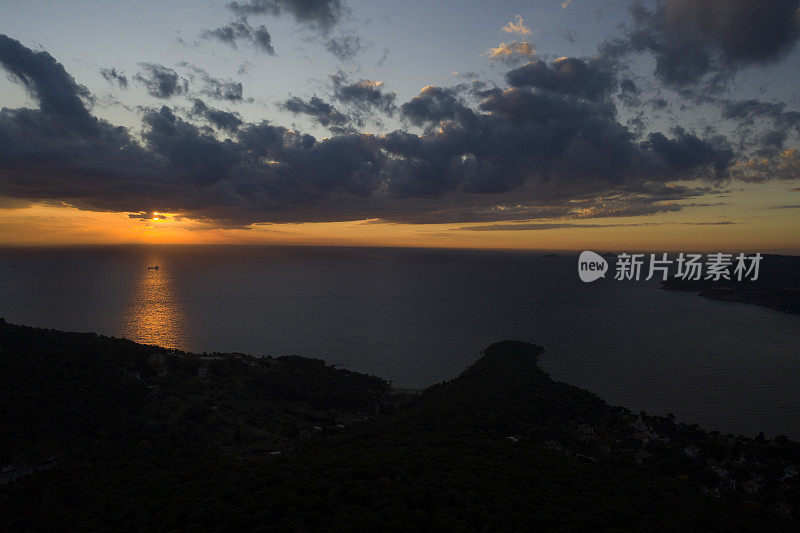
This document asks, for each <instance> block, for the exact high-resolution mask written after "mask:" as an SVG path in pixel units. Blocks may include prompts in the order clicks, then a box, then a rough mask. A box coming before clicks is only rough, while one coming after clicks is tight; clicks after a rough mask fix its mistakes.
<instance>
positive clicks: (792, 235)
mask: <svg viewBox="0 0 800 533" xmlns="http://www.w3.org/2000/svg"><path fill="white" fill-rule="evenodd" d="M797 185H800V182H798V183H797V184H788V185H787V183H786V182H774V183H770V184H758V185H749V186H748V185H747V184H741V186H739V187H738V188H732V189H731V192H730V193H729V194H728V195H726V197H725V198H724V201H720V200H719V199H718V198H719V197H717V198H711V199H704V200H700V199H698V200H695V201H694V202H695V203H693V204H689V205H688V206H687V207H686V208H685V209H682V210H680V211H674V212H665V213H660V214H656V215H650V216H635V217H607V218H589V217H586V218H580V219H574V218H573V219H542V220H532V221H506V222H492V223H462V224H453V223H449V224H407V223H387V222H380V221H376V220H369V221H367V220H362V221H351V222H324V223H283V224H269V223H258V224H253V225H251V226H249V227H248V228H224V227H217V226H215V225H214V223H213V221H209V220H198V219H193V218H191V217H189V216H186V215H184V214H182V213H161V212H157V213H156V212H154V213H150V214H149V215H148V216H146V218H143V217H142V216H139V215H138V214H135V213H131V214H130V215H131V216H129V214H128V213H109V212H93V211H81V210H78V209H76V208H73V207H66V206H50V205H41V204H34V205H31V206H28V207H15V208H6V209H0V245H54V244H297V245H330V246H413V247H450V248H487V249H490V248H491V249H501V248H508V249H532V250H536V249H539V250H583V249H602V250H665V251H682V250H687V251H689V250H698V251H703V250H708V251H714V250H731V251H735V250H742V251H752V250H758V251H762V252H770V251H775V252H784V253H800V239H798V235H800V208H791V207H789V208H778V207H780V206H782V205H784V204H793V203H798V204H800V192H795V191H794V189H793V187H797ZM787 195H789V196H788V199H787ZM795 195H796V197H797V199H796V201H795ZM518 224H522V225H523V227H527V228H532V229H525V230H519V229H517V230H515V229H512V228H513V227H514V226H515V225H518ZM537 225H544V226H542V227H540V228H538V229H537ZM491 226H501V228H500V229H489V230H487V229H486V228H487V227H490V228H491ZM543 228H547V229H543Z"/></svg>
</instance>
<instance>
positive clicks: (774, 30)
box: [604, 0, 800, 86]
mask: <svg viewBox="0 0 800 533" xmlns="http://www.w3.org/2000/svg"><path fill="white" fill-rule="evenodd" d="M798 6H800V0H770V1H765V0H731V1H725V2H720V1H718V0H661V1H659V2H657V3H656V7H655V8H654V9H653V10H649V9H647V8H646V7H644V6H643V5H642V4H641V3H637V4H635V5H634V6H633V8H632V10H631V12H632V14H633V17H634V25H635V27H634V30H633V31H631V32H630V33H629V35H627V36H626V38H624V39H617V40H614V41H612V42H610V43H608V44H607V45H606V46H605V47H604V53H606V54H610V55H620V54H625V53H629V52H650V53H652V54H653V55H654V56H655V59H656V69H655V72H656V75H657V76H658V77H659V78H660V79H661V81H663V82H665V83H667V84H670V85H673V86H684V85H688V84H695V83H698V82H706V83H710V84H711V85H714V84H716V83H719V82H720V80H722V79H724V78H726V77H728V76H729V75H730V74H731V73H732V72H735V71H736V70H738V69H740V68H742V67H744V66H747V65H754V64H765V63H768V62H772V61H776V60H779V59H781V58H782V57H784V56H785V54H786V53H787V52H788V51H790V50H791V49H792V48H793V47H794V46H795V44H796V43H797V40H798V37H799V36H800V28H798Z"/></svg>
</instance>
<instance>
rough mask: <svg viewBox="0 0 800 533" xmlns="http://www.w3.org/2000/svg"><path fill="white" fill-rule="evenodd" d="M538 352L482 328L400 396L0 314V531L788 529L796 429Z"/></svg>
mask: <svg viewBox="0 0 800 533" xmlns="http://www.w3.org/2000/svg"><path fill="white" fill-rule="evenodd" d="M541 352H542V348H540V347H538V346H535V345H532V344H527V343H523V342H515V341H506V342H501V343H497V344H494V345H492V346H491V347H489V348H487V349H486V351H485V353H484V354H483V357H482V358H481V359H480V360H478V361H477V362H476V363H475V364H474V365H473V366H471V367H470V368H469V369H467V370H466V371H464V372H463V373H462V374H461V375H460V376H459V377H457V378H455V379H453V380H451V381H448V382H445V383H441V384H438V385H435V386H433V387H430V388H429V389H427V390H426V391H424V393H423V394H421V395H420V396H419V397H416V398H413V399H410V398H409V397H406V396H403V395H401V394H396V393H395V392H394V391H392V390H391V389H390V388H388V386H387V383H386V382H384V381H382V380H380V379H378V378H374V377H368V376H363V375H360V374H357V373H353V372H347V371H344V370H337V369H334V368H332V367H328V366H325V365H324V363H322V362H321V361H318V360H311V359H303V358H299V357H290V358H278V359H265V360H257V359H253V358H250V357H248V356H244V355H240V354H239V355H237V354H213V355H212V356H209V355H206V356H205V357H203V356H198V355H193V354H185V353H179V352H170V351H166V350H162V349H159V348H155V347H151V346H142V345H137V344H134V343H131V342H128V341H124V340H119V339H108V338H104V337H98V336H95V335H91V334H67V333H60V332H53V331H45V330H37V329H32V328H24V327H20V326H12V325H9V324H5V323H3V324H0V381H1V382H2V389H0V395H1V396H0V405H1V406H2V407H0V409H2V411H0V417H2V419H1V421H2V427H3V434H4V435H6V436H7V437H5V438H4V439H3V451H2V453H3V454H4V457H5V464H8V465H10V466H9V467H7V469H6V471H7V472H8V471H10V470H9V468H13V469H17V470H14V471H15V472H17V475H15V476H14V479H11V477H12V476H7V478H8V479H7V483H6V484H5V485H0V527H5V528H9V529H11V530H23V529H25V530H30V529H44V528H51V527H54V526H55V527H61V528H70V529H73V528H80V529H104V530H107V529H114V530H124V531H140V530H162V529H164V530H175V529H177V530H184V529H186V530H236V531H239V530H250V529H259V530H274V531H281V530H293V531H297V530H300V531H312V530H337V531H346V530H381V531H383V530H389V531H392V530H397V531H401V530H402V531H428V530H442V531H444V530H447V531H451V530H486V531H496V530H515V531H518V530H529V529H537V528H544V529H559V530H561V529H563V530H570V529H571V530H576V529H577V530H587V529H588V530H609V531H611V530H644V529H651V530H670V531H673V530H676V529H684V530H701V529H702V530H732V529H736V530H759V529H770V530H792V529H796V528H797V522H796V521H795V520H796V518H797V504H798V502H799V501H800V499H799V495H800V488H799V486H798V480H797V477H796V474H797V472H796V467H797V464H798V462H799V461H800V446H798V444H797V443H793V442H790V441H789V440H788V439H785V438H776V439H775V440H774V441H768V440H766V439H764V438H763V436H759V437H758V438H755V439H748V438H743V437H733V436H727V435H720V434H719V433H715V432H706V431H703V430H702V429H700V428H699V427H697V426H696V425H685V424H680V423H677V422H676V421H675V420H674V417H653V416H648V415H647V414H646V413H642V414H639V415H634V414H632V413H630V412H629V411H627V410H625V409H623V408H618V407H611V406H608V405H607V404H606V403H605V402H603V401H602V400H601V399H600V398H598V397H597V396H595V395H593V394H591V393H589V392H587V391H584V390H581V389H578V388H576V387H572V386H570V385H566V384H563V383H556V382H554V381H552V380H551V379H550V378H549V376H548V375H547V374H545V373H544V372H543V371H542V370H541V369H540V368H539V366H538V364H537V357H538V355H539V354H540V353H541ZM20 468H24V469H26V470H19V469H20Z"/></svg>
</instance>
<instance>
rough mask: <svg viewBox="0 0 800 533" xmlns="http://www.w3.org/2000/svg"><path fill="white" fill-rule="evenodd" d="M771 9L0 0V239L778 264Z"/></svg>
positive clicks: (777, 86) (677, 1)
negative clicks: (692, 255)
mask: <svg viewBox="0 0 800 533" xmlns="http://www.w3.org/2000/svg"><path fill="white" fill-rule="evenodd" d="M799 6H800V0H793V1H777V0H776V1H763V0H762V1H755V0H752V1H748V0H737V1H714V0H670V1H662V2H626V1H623V0H604V1H584V0H572V1H570V0H543V1H527V2H523V1H505V2H503V1H499V2H492V3H487V2H482V1H460V2H421V1H408V2H383V1H378V0H372V1H348V0H319V1H315V2H311V1H309V0H239V1H238V2H228V1H220V2H198V1H196V0H192V1H188V0H186V1H184V0H174V1H170V2H163V1H160V2H155V1H149V0H135V1H126V2H116V1H100V0H96V1H85V2H73V1H62V2H55V1H53V2H38V1H37V2H31V1H22V0H20V1H14V0H6V1H5V2H2V3H1V4H0V34H2V35H0V67H2V70H3V72H4V74H5V75H4V76H0V105H1V106H2V111H0V244H10V245H18V244H46V245H51V244H71V243H76V244H95V243H96V244H108V243H247V244H254V243H280V244H326V245H392V246H394V245H398V246H448V247H478V248H531V249H585V248H589V249H612V250H648V249H652V250H655V249H658V250H675V251H678V250H690V251H691V250H730V251H739V250H742V251H761V252H770V251H780V252H791V253H798V252H800V238H798V235H800V177H798V176H800V174H799V172H800V94H798V91H797V88H798V87H800V68H798V67H800V50H799V49H798V48H800V47H798V46H797V43H798V39H800V27H799V26H798V21H799V20H800V16H799V15H798V7H799Z"/></svg>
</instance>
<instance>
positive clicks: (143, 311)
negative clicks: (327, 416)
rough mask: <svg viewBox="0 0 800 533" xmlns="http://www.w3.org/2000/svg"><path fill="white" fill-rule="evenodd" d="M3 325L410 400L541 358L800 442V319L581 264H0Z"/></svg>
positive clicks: (101, 255) (84, 250)
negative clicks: (334, 374) (491, 352)
mask: <svg viewBox="0 0 800 533" xmlns="http://www.w3.org/2000/svg"><path fill="white" fill-rule="evenodd" d="M155 266H158V269H154V268H148V267H155ZM0 317H3V318H5V319H6V320H7V321H8V322H11V323H15V324H24V325H29V326H38V327H44V328H53V329H59V330H66V331H82V332H86V331H91V332H96V333H99V334H103V335H110V336H114V337H125V338H128V339H131V340H134V341H136V342H142V343H148V344H158V345H161V346H166V347H171V348H179V349H182V350H188V351H195V352H212V351H219V352H242V353H247V354H252V355H254V356H268V355H269V356H280V355H289V354H296V355H303V356H308V357H317V358H321V359H324V360H325V361H326V362H328V363H330V364H334V365H336V366H338V367H341V368H346V369H350V370H355V371H358V372H365V373H368V374H374V375H377V376H380V377H383V378H385V379H389V380H391V381H392V383H393V386H395V387H398V388H423V387H427V386H429V385H431V384H434V383H437V382H440V381H443V380H447V379H451V378H453V377H455V376H457V375H458V374H459V373H460V372H461V371H463V370H464V369H466V368H467V367H468V366H469V365H470V364H471V363H472V362H474V361H475V360H476V359H478V358H479V357H480V356H481V351H482V350H483V349H484V348H486V347H487V346H489V345H490V344H492V343H494V342H498V341H502V340H506V339H519V340H524V341H528V342H532V343H534V344H538V345H541V346H543V347H544V348H545V350H546V352H545V354H544V355H543V356H542V357H541V359H540V364H541V366H542V367H543V369H544V370H545V371H547V372H548V373H549V374H550V375H551V376H552V378H553V379H555V380H557V381H563V382H566V383H569V384H572V385H576V386H578V387H581V388H585V389H588V390H590V391H592V392H593V393H595V394H597V395H599V396H600V397H601V398H603V399H604V400H606V401H607V402H608V403H610V404H613V405H622V406H625V407H627V408H628V409H631V410H632V411H634V412H639V411H647V412H648V413H649V414H657V415H666V414H668V413H673V414H675V415H676V417H677V418H678V420H679V421H682V422H686V423H699V424H700V425H701V426H702V427H704V428H705V429H709V430H711V429H715V430H719V431H722V432H726V433H733V434H737V435H738V434H744V435H747V436H751V437H752V436H754V435H755V434H757V433H758V432H759V431H764V433H765V434H766V435H767V437H772V436H775V435H779V434H784V435H788V436H789V437H790V438H793V439H800V315H790V314H784V313H781V312H778V311H775V310H772V309H769V308H765V307H760V306H756V305H750V304H743V303H736V302H723V301H715V300H709V299H705V298H702V297H699V296H698V295H697V294H695V293H692V292H672V291H666V290H662V289H661V288H660V284H659V282H658V281H656V280H651V281H643V280H640V281H616V280H614V279H613V275H608V276H606V278H602V279H598V280H597V281H595V282H592V283H584V282H582V281H581V280H580V279H579V278H578V274H577V255H576V254H574V253H561V254H558V257H545V254H544V252H541V251H537V252H529V251H528V252H520V251H474V250H450V249H415V248H373V247H303V246H231V245H225V246H207V245H205V246H166V245H159V246H144V245H142V246H133V245H131V246H92V247H68V246H52V247H38V248H20V247H16V248H2V249H0Z"/></svg>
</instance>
